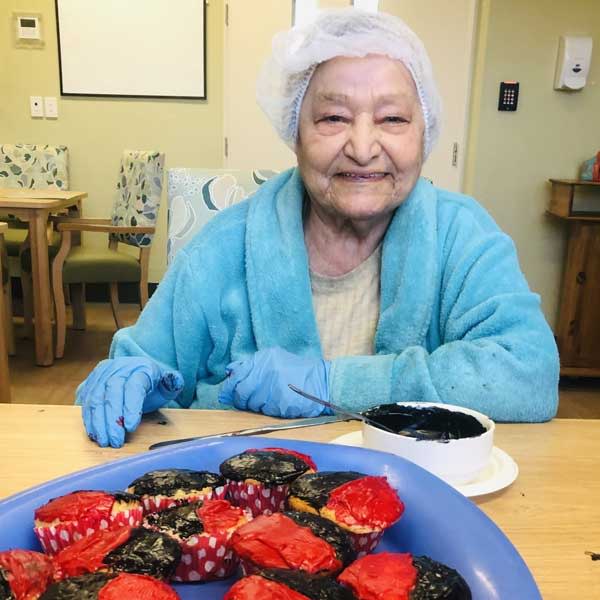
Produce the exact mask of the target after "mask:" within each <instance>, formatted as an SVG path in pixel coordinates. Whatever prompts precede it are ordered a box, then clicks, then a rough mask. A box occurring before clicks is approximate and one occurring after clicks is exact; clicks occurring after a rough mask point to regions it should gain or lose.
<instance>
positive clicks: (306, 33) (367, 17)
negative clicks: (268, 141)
mask: <svg viewBox="0 0 600 600" xmlns="http://www.w3.org/2000/svg"><path fill="white" fill-rule="evenodd" d="M367 54H383V55H386V56H389V57H390V58H394V59H397V60H399V61H401V62H402V63H403V64H404V66H405V67H406V68H407V69H408V71H409V72H410V74H411V75H412V78H413V80H414V82H415V86H416V88H417V93H418V95H419V100H420V103H421V109H422V111H423V117H424V119H425V139H424V148H423V152H424V157H425V158H427V156H428V155H429V153H430V151H431V149H432V148H433V145H434V143H435V141H436V140H437V138H438V136H439V131H440V125H441V123H440V120H441V100H440V97H439V94H438V91H437V87H436V84H435V81H434V79H433V69H432V67H431V62H430V60H429V56H428V55H427V51H426V50H425V47H424V46H423V43H422V42H421V40H420V39H419V38H418V37H417V35H416V34H415V33H414V32H413V31H412V30H411V29H410V28H409V27H408V26H407V25H406V24H405V23H404V22H403V21H401V20H400V19H398V18H396V17H393V16H392V15H388V14H385V13H373V12H366V11H362V10H359V9H355V8H346V9H341V10H340V9H338V10H328V11H323V12H322V13H321V14H320V15H319V16H318V17H317V19H316V20H315V21H313V22H312V23H310V24H308V25H304V26H302V27H292V28H291V29H289V30H288V31H283V32H281V33H278V34H276V35H275V37H274V38H273V53H272V55H271V57H270V58H268V59H267V61H266V62H265V64H264V65H263V68H262V70H261V72H260V74H259V77H258V82H257V100H258V104H259V105H260V107H261V108H262V110H263V111H264V112H265V114H266V115H267V117H268V118H269V120H270V121H271V123H272V124H273V126H274V127H275V129H276V130H277V133H278V134H279V136H280V137H281V139H282V140H283V141H284V142H285V143H286V144H288V146H290V147H291V148H292V149H294V146H295V144H296V139H297V135H298V116H299V113H300V106H301V104H302V100H303V98H304V94H305V93H306V89H307V88H308V84H309V82H310V79H311V77H312V75H313V73H314V71H315V68H316V67H317V66H318V65H319V64H320V63H323V62H325V61H327V60H329V59H331V58H334V57H336V56H356V57H363V56H366V55H367Z"/></svg>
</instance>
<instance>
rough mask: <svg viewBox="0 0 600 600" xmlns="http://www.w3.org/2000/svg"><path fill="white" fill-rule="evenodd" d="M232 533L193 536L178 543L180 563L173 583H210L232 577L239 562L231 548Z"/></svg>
mask: <svg viewBox="0 0 600 600" xmlns="http://www.w3.org/2000/svg"><path fill="white" fill-rule="evenodd" d="M232 533H233V532H229V533H219V534H201V535H193V536H191V537H189V538H188V539H187V540H185V541H182V542H180V545H181V561H180V562H179V566H178V567H177V570H176V571H175V575H173V577H172V579H173V581H183V582H193V581H211V580H213V579H224V578H225V577H230V576H231V575H233V573H234V572H235V570H236V569H237V566H238V564H239V560H238V557H237V555H235V554H234V552H233V550H232V548H231V541H230V540H231V535H232Z"/></svg>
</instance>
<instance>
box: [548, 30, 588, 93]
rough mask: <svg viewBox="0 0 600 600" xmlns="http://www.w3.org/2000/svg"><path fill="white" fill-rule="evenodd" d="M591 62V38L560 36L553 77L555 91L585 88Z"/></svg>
mask: <svg viewBox="0 0 600 600" xmlns="http://www.w3.org/2000/svg"><path fill="white" fill-rule="evenodd" d="M591 60H592V38H591V37H575V36H562V37H561V38H560V42H559V44H558V60H557V63H556V74H555V76H554V89H555V90H580V89H581V88H583V87H584V86H585V82H586V79H587V75H588V73H589V70H590V62H591Z"/></svg>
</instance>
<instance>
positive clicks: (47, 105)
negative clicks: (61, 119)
mask: <svg viewBox="0 0 600 600" xmlns="http://www.w3.org/2000/svg"><path fill="white" fill-rule="evenodd" d="M44 112H45V113H46V119H58V102H57V101H56V97H55V96H46V97H45V98H44Z"/></svg>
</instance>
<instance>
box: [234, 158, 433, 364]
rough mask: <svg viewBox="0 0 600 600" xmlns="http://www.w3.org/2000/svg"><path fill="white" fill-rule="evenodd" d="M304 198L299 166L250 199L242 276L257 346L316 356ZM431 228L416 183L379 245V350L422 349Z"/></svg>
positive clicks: (428, 188)
mask: <svg viewBox="0 0 600 600" xmlns="http://www.w3.org/2000/svg"><path fill="white" fill-rule="evenodd" d="M304 194H305V189H304V184H303V183H302V179H301V178H300V174H299V172H298V169H290V170H289V171H285V172H284V173H281V174H280V175H279V176H277V177H275V178H273V179H271V180H269V181H267V182H266V183H264V184H263V185H262V186H261V187H260V188H259V189H258V191H257V192H256V193H255V194H254V195H253V196H252V197H251V198H250V201H249V211H248V221H247V227H246V240H245V243H246V276H247V285H248V296H249V300H250V311H251V315H252V324H253V330H254V335H255V338H256V347H257V348H259V349H260V348H269V347H273V346H281V347H283V348H285V349H287V350H288V351H290V352H295V353H296V354H300V355H304V356H315V357H316V356H321V355H322V351H321V343H320V340H319V332H318V329H317V323H316V318H315V312H314V308H313V304H312V292H311V286H310V275H309V263H308V254H307V250H306V246H305V243H304V231H303V224H302V203H303V198H304ZM435 231H436V212H435V191H434V188H433V186H432V185H431V184H430V183H429V182H427V181H425V180H423V179H420V180H419V181H418V182H417V185H416V186H415V187H414V189H413V191H412V192H411V194H410V195H409V197H408V198H407V199H406V200H405V201H404V202H403V203H402V204H401V205H400V206H399V207H398V208H397V209H396V211H395V213H394V216H393V218H392V221H391V222H390V225H389V227H388V230H387V232H386V234H385V237H384V240H383V250H382V265H381V305H380V315H379V323H378V326H377V332H376V337H375V351H376V352H377V353H390V352H395V353H397V352H400V351H401V350H402V349H404V348H406V347H408V346H412V345H425V337H426V335H427V330H428V328H429V322H430V319H431V308H432V305H433V294H434V293H435V285H434V282H435V277H436V273H437V260H436V240H435V239H434V235H435Z"/></svg>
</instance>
